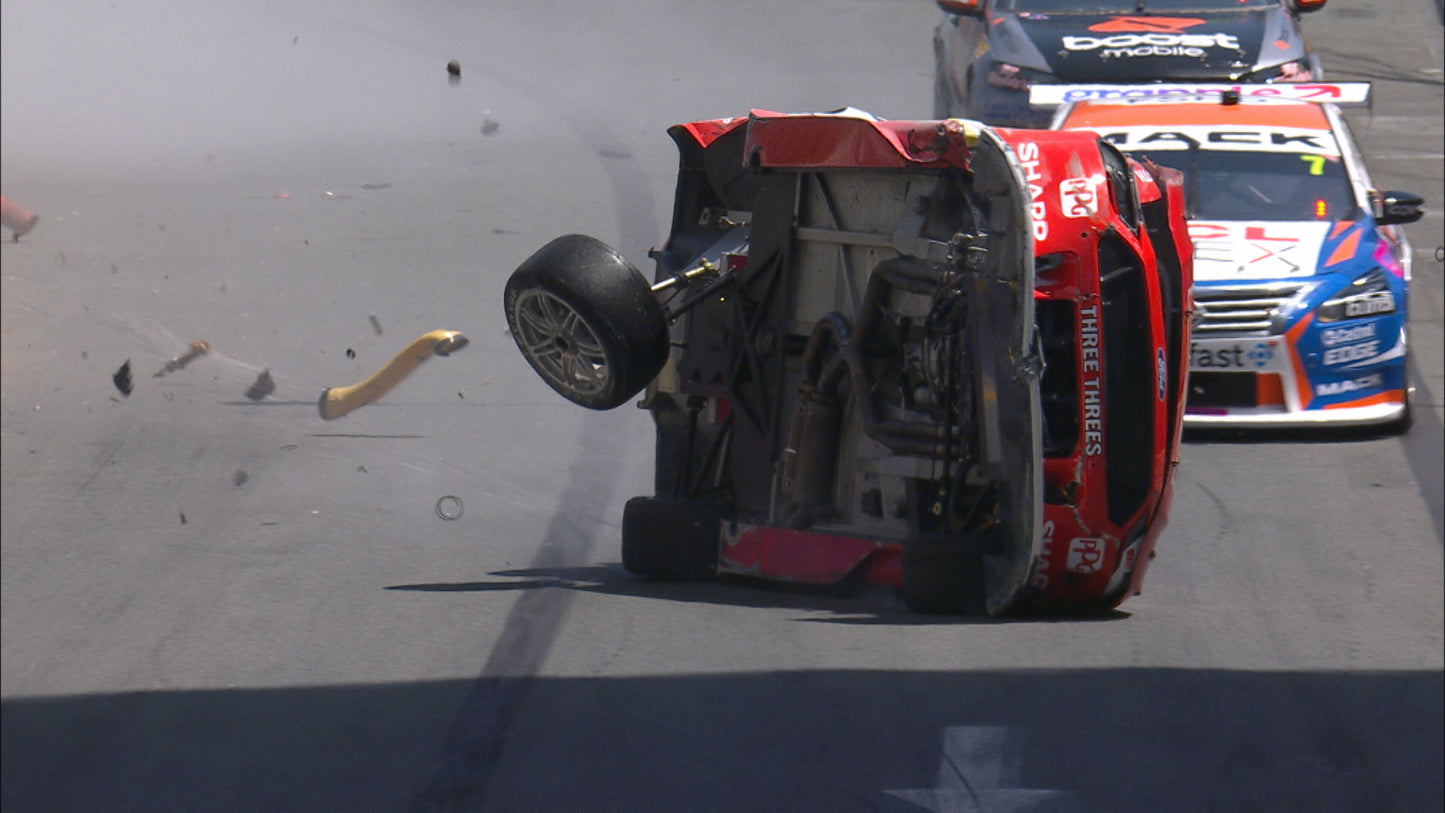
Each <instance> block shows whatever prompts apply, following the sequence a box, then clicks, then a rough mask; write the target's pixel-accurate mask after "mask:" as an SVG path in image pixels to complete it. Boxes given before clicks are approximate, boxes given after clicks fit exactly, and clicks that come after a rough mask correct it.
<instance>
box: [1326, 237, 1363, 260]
mask: <svg viewBox="0 0 1445 813" xmlns="http://www.w3.org/2000/svg"><path fill="white" fill-rule="evenodd" d="M1359 247H1360V232H1359V231H1356V232H1354V233H1353V234H1351V235H1350V236H1349V237H1346V238H1345V239H1344V240H1341V241H1340V244H1339V245H1338V246H1336V247H1335V250H1334V252H1333V253H1331V254H1330V258H1329V259H1328V260H1325V267H1326V268H1328V267H1330V266H1332V265H1334V264H1335V263H1340V262H1344V261H1345V260H1348V259H1349V258H1351V257H1353V256H1355V250H1356V249H1358V248H1359Z"/></svg>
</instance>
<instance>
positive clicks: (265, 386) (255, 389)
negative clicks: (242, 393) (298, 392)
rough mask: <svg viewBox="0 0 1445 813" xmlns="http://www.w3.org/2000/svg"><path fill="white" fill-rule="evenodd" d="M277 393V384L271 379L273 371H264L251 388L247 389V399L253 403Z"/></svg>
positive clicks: (252, 383)
mask: <svg viewBox="0 0 1445 813" xmlns="http://www.w3.org/2000/svg"><path fill="white" fill-rule="evenodd" d="M275 391H276V382H275V381H273V380H272V379H271V371H270V370H262V371H261V374H260V375H258V376H256V380H255V381H253V382H251V386H249V387H247V388H246V397H247V398H250V399H251V400H252V401H259V400H261V399H262V398H265V397H266V396H268V395H270V394H271V393H273V392H275Z"/></svg>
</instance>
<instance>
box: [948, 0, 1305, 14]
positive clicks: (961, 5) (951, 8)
mask: <svg viewBox="0 0 1445 813" xmlns="http://www.w3.org/2000/svg"><path fill="white" fill-rule="evenodd" d="M934 2H936V3H938V7H939V8H941V9H943V10H944V12H946V13H948V14H957V15H960V16H963V17H982V16H983V4H984V0H934ZM1318 2H1320V3H1323V2H1324V0H1318Z"/></svg>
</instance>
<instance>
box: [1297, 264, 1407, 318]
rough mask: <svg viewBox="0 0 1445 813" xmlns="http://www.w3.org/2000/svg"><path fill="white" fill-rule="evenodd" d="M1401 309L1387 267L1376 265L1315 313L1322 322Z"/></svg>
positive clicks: (1375, 314)
mask: <svg viewBox="0 0 1445 813" xmlns="http://www.w3.org/2000/svg"><path fill="white" fill-rule="evenodd" d="M1398 309H1399V308H1398V305H1397V303H1396V302H1395V294H1394V293H1393V292H1392V291H1391V290H1390V284H1389V282H1388V281H1387V280H1386V278H1385V272H1384V270H1383V269H1380V268H1376V269H1373V270H1371V271H1370V272H1369V273H1367V274H1364V275H1363V276H1360V277H1359V278H1357V279H1356V280H1355V281H1354V282H1351V283H1350V284H1349V285H1346V286H1345V289H1344V290H1343V291H1340V292H1339V293H1337V294H1335V295H1334V296H1332V297H1330V298H1329V299H1327V300H1325V302H1324V304H1322V305H1320V306H1319V307H1318V308H1316V309H1315V317H1316V318H1317V319H1319V320H1320V321H1321V322H1338V321H1340V320H1341V319H1358V318H1361V317H1365V316H1383V315H1384V314H1387V313H1394V312H1395V311H1396V310H1398Z"/></svg>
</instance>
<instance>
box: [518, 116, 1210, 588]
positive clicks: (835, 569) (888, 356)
mask: <svg viewBox="0 0 1445 813" xmlns="http://www.w3.org/2000/svg"><path fill="white" fill-rule="evenodd" d="M670 134H671V135H672V138H673V140H674V141H675V142H676V144H677V146H678V149H679V151H680V153H681V162H680V166H679V171H678V181H677V192H676V199H675V203H674V210H673V221H672V230H671V234H670V236H669V238H668V240H667V243H666V245H665V247H663V248H662V249H660V250H654V251H653V252H652V258H653V260H654V261H655V264H656V272H655V274H654V277H653V281H652V282H648V281H647V279H646V278H645V277H644V276H643V275H642V274H641V273H640V272H639V271H638V270H637V269H636V268H634V267H633V266H632V265H630V264H629V263H628V262H627V260H625V259H624V258H622V257H621V256H620V255H618V254H617V252H615V251H614V250H612V249H611V248H608V247H607V246H606V245H604V244H603V243H601V242H600V241H598V240H595V239H593V238H591V237H586V236H583V235H568V236H564V237H559V238H557V239H556V240H554V241H552V242H551V243H549V244H547V245H546V246H544V247H543V248H542V249H540V250H539V251H538V252H537V253H536V254H534V255H533V256H532V257H530V258H529V259H528V260H526V261H525V262H524V263H523V264H522V265H521V266H520V267H519V268H518V269H517V270H516V271H515V272H514V273H513V274H512V276H511V278H510V279H509V281H508V283H507V287H506V292H505V306H506V314H507V319H508V324H509V326H510V328H511V331H512V335H513V337H514V338H515V340H516V342H517V345H518V347H519V348H520V349H521V350H522V353H523V355H524V356H525V357H526V359H527V360H528V362H529V363H530V364H531V365H532V366H533V367H534V368H535V369H536V371H537V372H538V373H539V374H540V375H541V376H542V378H543V379H545V380H546V381H547V383H548V384H550V385H551V386H552V387H553V388H554V389H556V390H557V391H558V392H559V393H561V394H562V395H564V396H566V397H567V398H569V399H570V400H572V401H574V402H576V403H578V404H580V405H582V406H586V407H590V408H593V409H610V408H613V407H615V406H618V405H620V404H622V403H624V402H626V401H628V400H629V399H631V398H633V397H634V396H636V395H637V394H638V393H639V392H641V391H643V390H644V389H645V391H646V393H645V396H644V397H643V399H642V401H641V406H642V407H644V408H646V409H647V410H648V411H649V412H650V413H651V416H652V419H653V421H654V424H655V427H656V437H657V441H656V457H657V463H656V483H655V491H656V493H655V494H654V495H652V496H646V497H637V498H634V499H633V500H631V501H629V502H628V504H627V506H626V509H625V511H624V515H623V529H622V561H623V565H624V566H625V567H626V568H627V569H628V570H630V571H632V572H634V573H638V574H642V575H644V576H649V577H654V578H662V579H698V578H712V577H714V576H717V575H721V574H734V575H740V576H747V577H754V578H760V579H767V580H775V581H784V582H792V583H801V584H835V583H844V582H850V581H856V580H861V581H864V582H871V583H881V584H885V585H891V586H894V587H897V588H899V589H900V590H901V591H902V594H903V597H904V600H905V601H906V602H907V604H908V606H909V607H911V608H913V609H915V610H918V611H922V612H942V613H969V614H985V613H987V614H999V613H1003V612H1006V611H1024V610H1044V611H1074V610H1097V609H1107V608H1112V607H1114V606H1117V605H1118V604H1119V603H1120V602H1121V601H1123V600H1124V599H1125V598H1126V597H1128V596H1129V595H1132V594H1134V593H1137V592H1138V590H1139V587H1140V582H1141V580H1142V578H1143V575H1144V571H1145V567H1146V565H1147V563H1148V561H1149V559H1150V558H1152V556H1153V551H1154V547H1155V543H1156V541H1157V539H1158V536H1159V533H1160V531H1161V530H1162V528H1163V527H1164V524H1165V519H1166V516H1167V514H1168V508H1169V503H1170V498H1171V484H1172V482H1173V475H1174V469H1175V466H1176V465H1177V462H1178V451H1179V438H1180V426H1181V417H1182V413H1183V402H1184V393H1185V377H1186V374H1187V368H1188V367H1187V365H1188V357H1187V354H1188V348H1189V318H1190V312H1191V309H1192V306H1191V295H1192V294H1191V289H1192V266H1191V257H1192V251H1191V247H1190V244H1189V242H1188V237H1187V233H1186V230H1185V224H1184V215H1183V212H1184V209H1183V199H1182V185H1181V184H1182V181H1181V177H1180V175H1179V173H1177V172H1176V171H1174V170H1170V169H1163V168H1159V167H1154V166H1146V165H1141V164H1139V163H1136V162H1134V161H1132V160H1130V159H1128V158H1126V157H1125V156H1124V155H1123V154H1122V153H1120V152H1119V151H1118V150H1117V149H1115V148H1114V147H1112V146H1111V145H1109V144H1107V143H1104V142H1101V141H1100V140H1099V139H1098V138H1096V137H1095V136H1094V135H1092V134H1090V133H1081V132H1050V131H1034V130H1008V129H994V128H988V127H985V126H983V125H980V124H977V123H975V122H969V121H963V120H957V119H954V120H943V121H882V120H878V119H875V118H873V117H871V116H869V115H867V114H865V113H862V112H860V111H856V110H851V109H850V110H845V111H839V112H837V113H826V114H802V115H784V114H777V113H769V112H761V111H754V112H753V113H752V114H751V115H749V116H747V117H739V118H727V119H717V120H710V121H700V122H694V123H691V124H683V125H678V126H676V127H673V128H672V129H671V131H670Z"/></svg>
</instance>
